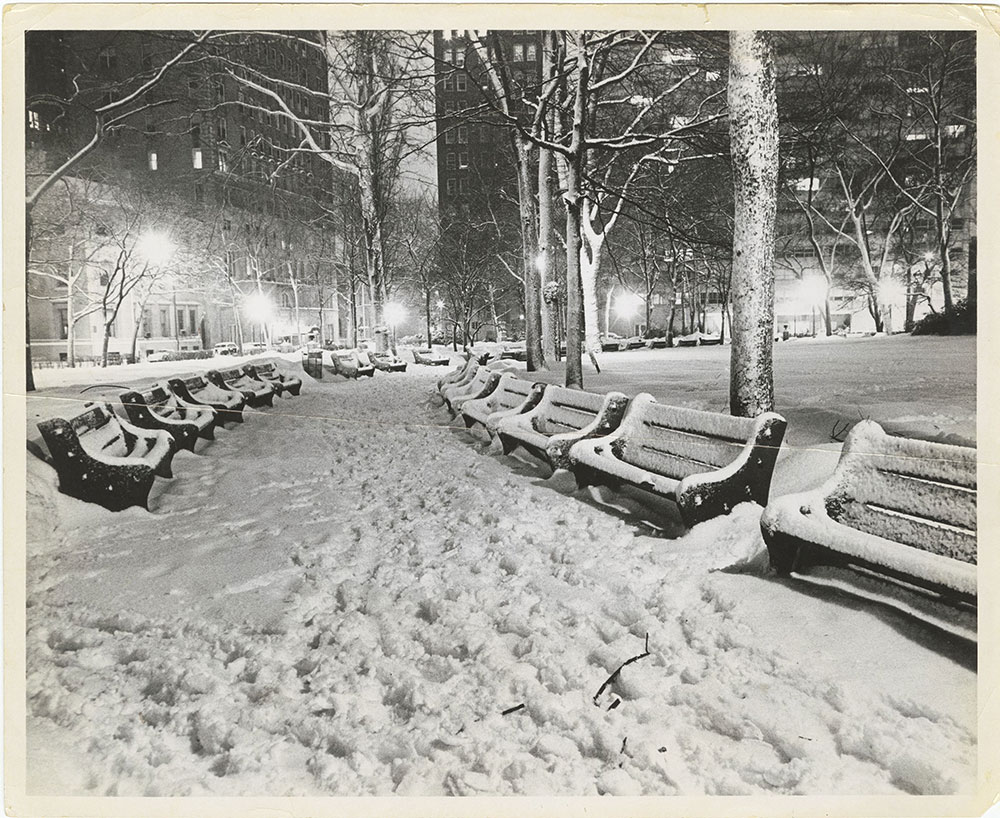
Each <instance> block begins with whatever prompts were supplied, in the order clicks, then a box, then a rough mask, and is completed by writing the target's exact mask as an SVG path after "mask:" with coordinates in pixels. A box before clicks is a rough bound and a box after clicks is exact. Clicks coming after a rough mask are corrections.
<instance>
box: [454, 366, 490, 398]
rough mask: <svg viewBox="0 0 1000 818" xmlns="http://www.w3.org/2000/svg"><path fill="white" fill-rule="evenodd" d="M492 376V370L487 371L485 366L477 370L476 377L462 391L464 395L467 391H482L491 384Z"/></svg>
mask: <svg viewBox="0 0 1000 818" xmlns="http://www.w3.org/2000/svg"><path fill="white" fill-rule="evenodd" d="M491 375H493V370H492V369H487V368H486V367H485V366H481V367H479V369H477V370H476V375H475V377H474V378H473V379H472V380H471V381H469V383H468V385H467V386H465V387H464V388H463V389H462V392H463V393H464V392H467V391H475V389H482V388H483V387H484V386H486V384H488V383H489V382H490V376H491Z"/></svg>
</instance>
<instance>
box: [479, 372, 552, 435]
mask: <svg viewBox="0 0 1000 818" xmlns="http://www.w3.org/2000/svg"><path fill="white" fill-rule="evenodd" d="M544 391H545V384H543V383H532V382H531V381H526V380H523V379H521V378H518V377H516V376H515V375H514V374H513V373H512V372H505V373H504V374H503V375H501V376H500V380H499V381H497V385H496V389H494V390H493V391H492V392H491V393H490V394H489V395H487V396H486V397H485V398H477V399H476V400H469V401H466V402H465V403H464V404H462V418H463V419H464V420H465V425H466V426H468V427H470V428H471V427H472V426H473V425H475V424H476V423H481V424H482V425H483V426H485V427H486V430H487V431H488V432H489V433H490V435H491V436H492V435H493V434H495V433H496V425H497V423H499V422H500V420H501V418H504V417H507V416H508V415H516V414H520V413H521V412H526V411H527V410H528V409H531V407H533V406H534V405H535V404H536V403H538V401H539V399H540V398H541V397H542V393H543V392H544Z"/></svg>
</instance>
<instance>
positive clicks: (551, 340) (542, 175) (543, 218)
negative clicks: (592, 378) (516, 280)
mask: <svg viewBox="0 0 1000 818" xmlns="http://www.w3.org/2000/svg"><path fill="white" fill-rule="evenodd" d="M551 256H552V153H551V151H549V150H548V149H546V148H540V149H539V151H538V268H539V270H538V276H539V282H538V284H539V289H540V291H541V292H542V293H544V292H545V288H546V285H547V284H548V283H549V281H551V280H553V277H552V270H551V267H550V261H551ZM542 301H543V303H542V304H541V317H540V318H541V321H540V323H541V348H542V358H541V361H542V363H541V365H542V366H546V359H547V358H548V357H550V356H551V357H552V359H553V360H558V359H559V354H558V352H559V350H558V346H557V345H558V343H559V339H558V338H557V337H556V334H555V323H556V317H555V301H554V300H553V299H545V298H544V296H543V298H542Z"/></svg>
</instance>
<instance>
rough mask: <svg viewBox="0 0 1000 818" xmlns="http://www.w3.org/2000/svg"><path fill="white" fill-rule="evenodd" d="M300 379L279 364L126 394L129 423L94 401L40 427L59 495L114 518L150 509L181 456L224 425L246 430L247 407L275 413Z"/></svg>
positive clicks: (216, 373) (228, 371)
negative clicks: (279, 399) (156, 486)
mask: <svg viewBox="0 0 1000 818" xmlns="http://www.w3.org/2000/svg"><path fill="white" fill-rule="evenodd" d="M301 389H302V380H301V379H300V378H297V377H295V376H293V375H285V374H282V373H280V372H279V371H278V370H277V368H276V367H275V365H274V364H273V363H266V364H248V365H247V366H245V367H243V369H238V368H234V369H224V370H212V371H210V372H207V373H206V374H205V375H193V376H191V377H188V378H170V379H168V380H167V381H166V383H165V384H164V383H158V384H155V385H154V386H152V387H150V388H149V389H145V390H129V391H127V392H123V393H122V394H121V402H122V406H123V407H124V409H125V414H126V416H127V417H128V420H125V419H124V418H122V417H120V416H119V415H118V414H116V412H115V411H114V409H113V408H112V406H111V404H110V403H97V402H88V403H86V404H85V405H84V409H83V411H82V412H80V413H79V414H77V415H74V416H72V417H69V418H61V417H57V418H51V419H49V420H44V421H41V422H39V423H38V430H39V432H41V435H42V439H43V440H44V441H45V445H46V447H47V448H48V454H49V458H50V462H51V463H52V465H53V467H54V468H55V470H56V473H57V475H58V477H59V490H60V491H61V492H63V493H64V494H68V495H69V496H71V497H76V498H78V499H80V500H85V501H88V502H94V503H98V504H99V505H102V506H104V507H105V508H107V509H109V510H111V511H121V510H122V509H125V508H129V507H130V506H136V505H137V506H142V507H143V508H146V507H147V504H148V500H149V492H150V490H151V489H152V487H153V483H154V481H155V478H156V477H172V476H173V471H172V467H171V463H172V461H173V457H174V454H176V453H177V452H178V451H180V450H181V449H187V450H189V451H194V447H195V443H196V441H197V440H198V438H204V439H208V440H210V439H212V438H214V436H215V429H216V427H217V426H220V425H222V424H224V423H228V422H233V423H242V422H243V409H244V407H246V406H252V407H260V406H272V405H273V403H274V397H275V395H278V396H281V395H282V394H284V393H288V394H289V395H298V394H299V393H300V391H301Z"/></svg>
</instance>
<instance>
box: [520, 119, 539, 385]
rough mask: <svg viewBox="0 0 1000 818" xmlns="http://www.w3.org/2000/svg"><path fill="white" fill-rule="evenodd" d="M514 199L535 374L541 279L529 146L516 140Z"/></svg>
mask: <svg viewBox="0 0 1000 818" xmlns="http://www.w3.org/2000/svg"><path fill="white" fill-rule="evenodd" d="M516 151H517V198H518V204H519V207H520V211H521V269H522V272H523V277H524V341H525V346H526V348H527V353H528V354H527V359H528V360H527V369H528V371H529V372H534V371H535V370H537V369H542V368H543V367H544V366H545V351H544V350H543V349H542V315H541V312H542V308H541V307H542V291H541V289H542V288H541V276H540V273H539V272H538V267H537V266H536V265H535V248H536V247H537V245H538V236H537V235H536V233H535V230H536V222H535V208H534V194H533V192H532V183H531V143H530V142H529V141H528V140H527V139H525V138H523V137H518V138H517V144H516Z"/></svg>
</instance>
